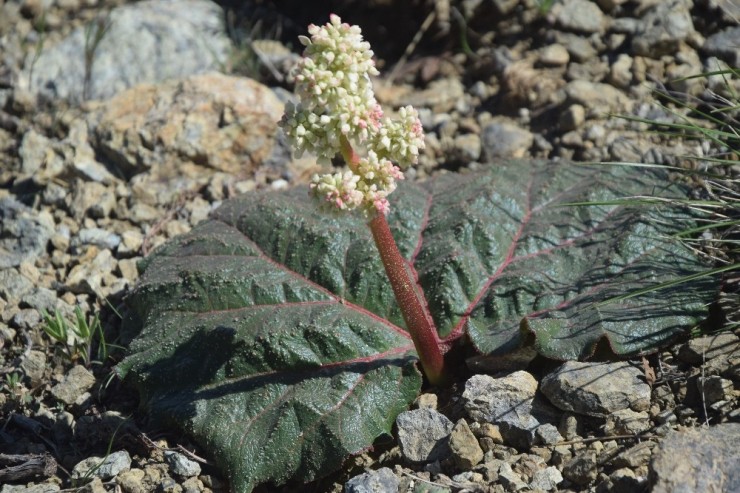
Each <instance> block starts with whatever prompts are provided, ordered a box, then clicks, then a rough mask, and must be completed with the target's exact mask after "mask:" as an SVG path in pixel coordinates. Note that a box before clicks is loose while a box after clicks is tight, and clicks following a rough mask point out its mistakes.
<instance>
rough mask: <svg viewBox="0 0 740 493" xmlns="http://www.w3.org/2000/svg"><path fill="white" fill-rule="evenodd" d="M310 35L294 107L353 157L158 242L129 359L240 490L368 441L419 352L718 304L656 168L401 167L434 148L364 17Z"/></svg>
mask: <svg viewBox="0 0 740 493" xmlns="http://www.w3.org/2000/svg"><path fill="white" fill-rule="evenodd" d="M309 34H310V35H311V36H310V37H309V38H304V39H302V42H303V43H304V45H305V46H306V52H305V55H306V58H305V59H304V61H303V62H302V63H301V65H300V66H299V68H298V73H297V74H296V75H297V77H296V88H297V92H298V94H299V96H301V101H300V104H297V105H295V106H288V107H287V109H286V116H285V118H284V119H283V121H282V123H281V125H282V127H283V128H284V129H285V132H286V134H287V136H288V138H289V140H290V141H291V142H293V144H294V145H295V147H296V150H297V152H301V151H307V152H311V153H313V154H315V155H317V156H318V157H319V159H320V160H322V161H329V160H331V159H333V158H334V157H335V155H336V154H338V155H340V156H342V158H343V159H344V165H345V166H346V167H345V168H344V169H341V170H337V171H336V172H333V173H328V174H326V175H323V176H316V177H315V178H314V179H313V181H312V185H311V195H313V197H311V196H309V194H307V193H306V191H305V189H300V188H296V189H293V190H288V191H283V192H267V191H263V192H256V193H252V194H249V195H245V196H242V197H238V198H236V199H232V200H229V201H226V202H225V203H224V204H223V205H222V206H221V207H220V208H219V209H218V210H216V211H215V212H214V213H213V215H212V217H211V218H210V219H209V220H208V221H206V222H204V223H201V224H200V225H198V226H197V227H195V228H194V229H193V230H192V231H191V232H190V233H188V234H185V235H182V236H180V237H178V238H176V239H174V240H172V241H170V242H169V243H167V244H165V245H163V246H162V247H160V248H159V249H158V250H157V251H156V252H154V253H153V254H152V255H150V256H149V257H147V259H145V261H144V262H143V263H142V267H143V269H144V272H143V274H142V276H141V279H140V280H139V283H138V284H137V287H136V289H135V290H134V292H133V293H132V294H131V296H130V297H129V305H130V312H129V316H128V319H127V321H126V324H125V329H126V330H127V331H128V333H129V334H131V336H132V337H133V341H132V342H131V344H130V348H129V354H128V356H127V357H126V359H125V360H124V361H122V362H121V363H120V364H119V365H118V367H117V371H118V373H119V375H121V376H128V377H129V378H130V380H131V381H132V382H134V383H135V384H136V386H137V387H138V389H139V391H140V394H141V401H142V406H144V407H145V408H146V409H147V411H148V412H149V415H150V416H151V417H152V418H153V419H155V420H159V421H160V422H161V423H162V424H164V425H167V424H169V425H172V426H175V427H179V428H181V429H182V430H184V431H185V432H186V433H187V434H188V435H189V436H191V437H192V439H193V440H194V441H196V442H197V443H199V444H200V445H201V446H202V447H204V448H205V449H206V450H207V451H208V453H210V454H211V455H212V457H213V459H214V460H215V461H216V463H217V464H218V465H219V466H220V467H221V468H222V470H223V471H224V473H225V474H226V475H227V477H228V478H229V479H230V481H231V486H232V489H233V490H234V491H239V492H248V491H251V490H252V489H253V488H254V487H255V486H256V485H259V484H262V483H271V484H284V483H286V482H289V481H296V482H307V481H312V480H314V479H317V478H319V477H322V476H324V475H326V474H328V473H330V472H332V471H333V470H336V469H337V468H338V467H340V465H341V464H342V462H343V461H344V460H345V459H346V458H347V457H349V456H350V455H354V454H358V453H361V452H362V451H365V450H367V449H369V448H370V447H371V446H372V444H373V442H374V441H375V439H377V438H378V437H379V436H380V435H383V434H388V433H390V431H391V428H392V425H393V422H394V420H395V417H396V416H397V415H398V413H400V412H401V411H403V410H405V409H406V408H407V406H408V405H409V404H410V403H411V402H412V401H413V400H414V399H415V398H416V396H417V395H418V393H419V391H420V389H421V387H422V384H423V379H422V372H420V371H419V367H421V370H423V374H424V375H425V376H426V377H427V379H428V380H429V381H430V382H431V383H433V384H434V383H436V384H443V383H444V382H445V379H446V378H449V374H450V372H451V369H450V368H448V367H447V366H446V365H445V357H446V356H448V355H449V353H450V352H451V351H452V350H453V348H455V347H459V346H464V347H465V350H466V351H467V352H468V353H477V354H480V355H498V354H506V353H507V352H510V351H512V350H515V349H517V348H520V347H522V346H525V345H530V346H532V347H534V348H535V349H536V350H537V351H538V352H539V353H540V354H542V355H544V356H547V357H550V358H556V359H583V358H588V357H589V356H591V355H593V354H594V352H595V351H597V348H602V347H604V348H607V349H608V350H609V351H610V352H611V353H612V354H614V355H617V356H630V355H638V354H644V353H647V352H650V351H653V350H655V349H656V348H658V347H660V345H661V344H665V343H666V342H668V341H670V340H671V339H672V338H674V337H675V336H677V335H678V334H680V333H682V332H683V331H685V330H686V329H687V328H690V327H692V326H693V325H694V324H696V323H697V322H698V321H699V320H701V319H702V318H703V317H704V316H705V314H706V304H707V303H708V302H709V301H710V300H711V298H712V296H713V292H712V291H713V290H712V280H711V279H707V278H699V279H698V281H697V282H695V283H691V284H689V285H687V284H682V285H678V286H676V285H671V283H670V282H668V281H670V280H671V279H676V278H681V277H687V276H691V275H692V274H695V273H699V272H703V269H704V266H703V265H702V263H701V262H699V261H698V260H697V258H696V257H695V256H694V254H693V252H692V251H691V250H690V249H689V248H686V247H684V246H683V245H681V244H680V243H679V242H677V241H675V240H674V239H672V238H671V235H672V232H674V231H675V230H676V229H677V228H680V229H685V228H687V227H689V226H690V225H691V224H693V221H694V219H695V218H694V216H693V215H692V213H691V211H689V210H685V209H684V208H682V207H680V204H681V203H682V202H683V201H684V200H685V197H686V190H684V189H683V188H681V187H680V186H677V185H674V184H671V183H670V181H669V180H668V179H667V177H666V176H664V175H663V174H661V173H660V171H659V170H650V169H645V168H633V167H623V166H614V167H612V166H587V165H576V164H572V163H565V162H560V163H547V162H540V161H505V162H500V163H495V164H493V165H491V166H489V167H488V168H487V169H485V170H483V171H481V172H477V173H468V174H460V175H457V174H447V175H441V176H439V177H437V178H434V179H431V180H428V181H426V182H421V183H408V182H401V183H399V180H401V178H402V176H403V167H405V166H408V165H412V164H413V163H414V162H415V160H416V157H417V155H418V153H419V151H420V150H421V149H422V147H423V139H422V137H423V132H422V129H421V126H420V124H419V122H418V117H417V115H416V113H415V111H414V110H413V108H402V109H400V110H399V111H398V112H397V114H398V118H397V119H395V120H394V119H392V118H390V117H388V116H386V115H384V113H383V112H382V111H381V109H380V107H379V106H378V105H377V102H376V101H375V98H374V96H373V95H372V86H371V84H370V82H371V79H370V76H371V75H373V74H374V73H375V68H374V66H373V64H372V52H371V51H370V49H369V46H368V45H367V43H365V42H364V41H363V40H362V38H361V33H360V31H359V28H357V27H353V26H348V25H346V24H343V23H342V22H341V20H340V19H339V18H337V17H335V16H333V17H332V18H331V20H330V22H329V23H328V24H327V25H325V26H322V27H317V26H312V27H311V28H310V29H309ZM340 73H341V77H340ZM391 192H393V193H391ZM635 197H647V198H649V199H650V200H651V201H653V202H654V201H655V200H660V201H661V203H663V204H665V206H663V207H656V206H655V205H650V206H647V207H646V206H643V205H641V203H642V202H641V201H640V200H638V199H636V198H635ZM654 286H664V289H660V290H654V289H645V288H649V287H654ZM640 292H642V294H641V295H639V296H625V295H627V294H630V293H640Z"/></svg>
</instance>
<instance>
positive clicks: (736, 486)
mask: <svg viewBox="0 0 740 493" xmlns="http://www.w3.org/2000/svg"><path fill="white" fill-rule="evenodd" d="M739 464H740V423H724V424H720V425H717V426H712V427H709V428H695V429H690V430H684V431H677V432H673V433H671V434H670V435H668V436H667V437H666V438H665V439H663V441H661V442H660V443H659V444H658V447H657V448H656V449H655V451H654V453H653V460H652V462H651V463H650V482H651V484H652V485H653V489H652V492H653V493H692V492H695V491H716V492H726V493H730V492H737V491H740V467H738V465H739Z"/></svg>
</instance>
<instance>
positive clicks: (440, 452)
mask: <svg viewBox="0 0 740 493" xmlns="http://www.w3.org/2000/svg"><path fill="white" fill-rule="evenodd" d="M396 426H397V427H398V443H399V445H400V446H401V454H402V455H403V457H404V458H405V459H406V460H407V461H409V462H416V463H419V462H433V461H435V460H440V459H443V458H445V457H447V456H448V455H449V453H450V447H449V436H450V433H452V428H453V427H454V424H453V423H452V421H450V420H449V419H448V418H447V416H445V415H444V414H441V413H438V412H437V411H435V410H434V409H429V408H422V409H414V410H412V411H405V412H402V413H401V414H399V415H398V417H397V418H396Z"/></svg>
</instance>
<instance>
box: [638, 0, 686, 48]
mask: <svg viewBox="0 0 740 493" xmlns="http://www.w3.org/2000/svg"><path fill="white" fill-rule="evenodd" d="M690 8H691V1H690V0H670V1H667V2H658V3H657V4H656V5H655V7H653V8H652V9H650V11H648V12H647V13H646V14H645V15H644V16H643V18H642V19H641V22H640V24H639V27H638V30H637V32H636V33H635V35H634V37H633V38H632V51H633V52H634V53H635V54H636V55H641V56H646V57H651V58H660V57H661V56H663V55H670V54H673V53H675V52H676V51H678V48H679V45H680V43H681V42H682V41H686V40H687V39H689V38H690V37H692V36H695V35H696V31H694V23H693V22H692V20H691V12H690V11H689V9H690Z"/></svg>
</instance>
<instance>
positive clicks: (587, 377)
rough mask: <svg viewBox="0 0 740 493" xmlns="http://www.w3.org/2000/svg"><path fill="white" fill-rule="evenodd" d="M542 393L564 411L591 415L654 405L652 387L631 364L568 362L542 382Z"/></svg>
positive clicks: (643, 409) (602, 414)
mask: <svg viewBox="0 0 740 493" xmlns="http://www.w3.org/2000/svg"><path fill="white" fill-rule="evenodd" d="M541 390H542V393H543V394H545V395H546V396H547V398H548V399H550V402H552V403H553V404H555V406H557V407H559V408H560V409H563V410H565V411H573V412H575V413H578V414H586V415H588V416H600V417H601V416H605V415H607V414H609V413H613V412H615V411H619V410H622V409H632V410H633V411H646V410H647V409H648V408H649V406H650V386H649V385H648V384H647V383H646V382H645V379H644V376H643V375H642V372H641V371H640V369H638V368H635V367H634V366H632V365H630V364H629V363H627V362H618V363H580V362H578V361H568V362H566V363H564V364H563V365H562V366H560V367H559V368H558V369H557V370H556V371H554V372H552V373H550V374H548V375H547V376H545V378H543V379H542V384H541Z"/></svg>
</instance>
